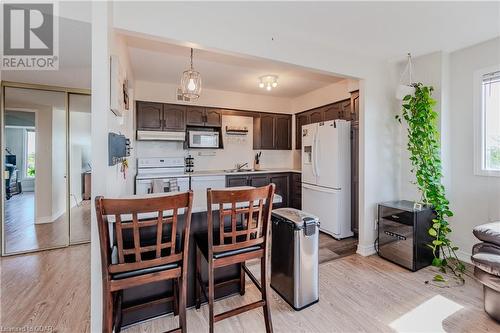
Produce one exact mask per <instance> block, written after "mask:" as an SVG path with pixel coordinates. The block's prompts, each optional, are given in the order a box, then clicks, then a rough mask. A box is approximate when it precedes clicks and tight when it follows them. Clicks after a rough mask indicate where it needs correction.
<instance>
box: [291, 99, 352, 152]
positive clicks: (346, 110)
mask: <svg viewBox="0 0 500 333" xmlns="http://www.w3.org/2000/svg"><path fill="white" fill-rule="evenodd" d="M335 119H345V120H351V121H357V120H358V119H359V91H354V92H352V93H351V98H348V99H345V100H342V101H338V102H335V103H331V104H327V105H324V106H321V107H317V108H314V109H311V110H306V111H302V112H299V113H296V114H295V123H296V125H295V149H301V148H302V126H303V125H307V124H314V123H320V122H322V121H328V120H335Z"/></svg>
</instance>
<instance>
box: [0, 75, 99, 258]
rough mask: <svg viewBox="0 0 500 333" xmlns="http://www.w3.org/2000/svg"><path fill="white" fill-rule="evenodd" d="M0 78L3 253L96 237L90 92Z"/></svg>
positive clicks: (86, 240) (21, 251)
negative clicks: (93, 227)
mask: <svg viewBox="0 0 500 333" xmlns="http://www.w3.org/2000/svg"><path fill="white" fill-rule="evenodd" d="M43 87H44V86H33V87H31V86H29V85H23V84H12V83H11V84H10V85H9V84H2V106H3V107H2V117H1V119H2V152H3V154H2V164H3V168H4V172H3V174H2V190H3V193H2V215H3V216H2V217H3V218H2V254H3V255H10V254H16V253H25V252H32V251H39V250H46V249H53V248H59V247H65V246H68V245H70V244H76V243H82V242H88V241H90V200H89V199H90V169H91V167H90V95H88V94H84V93H82V94H80V93H78V94H73V93H70V92H69V91H66V90H61V91H58V90H56V89H43Z"/></svg>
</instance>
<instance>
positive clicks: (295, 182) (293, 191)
mask: <svg viewBox="0 0 500 333" xmlns="http://www.w3.org/2000/svg"><path fill="white" fill-rule="evenodd" d="M290 207H293V208H296V209H302V175H301V174H300V173H295V172H294V173H292V175H291V177H290Z"/></svg>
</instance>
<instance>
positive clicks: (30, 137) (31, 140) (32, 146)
mask: <svg viewBox="0 0 500 333" xmlns="http://www.w3.org/2000/svg"><path fill="white" fill-rule="evenodd" d="M24 133H25V139H24V140H25V141H24V142H25V147H26V148H25V149H24V154H25V155H24V161H25V166H24V170H25V175H24V176H25V177H26V178H34V177H35V153H36V132H35V131H34V130H33V129H26V130H25V132H24Z"/></svg>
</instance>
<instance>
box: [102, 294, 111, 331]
mask: <svg viewBox="0 0 500 333" xmlns="http://www.w3.org/2000/svg"><path fill="white" fill-rule="evenodd" d="M106 289H107V288H106ZM103 307H104V308H103V311H102V331H103V333H112V332H113V294H112V293H111V292H110V291H109V290H103Z"/></svg>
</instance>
